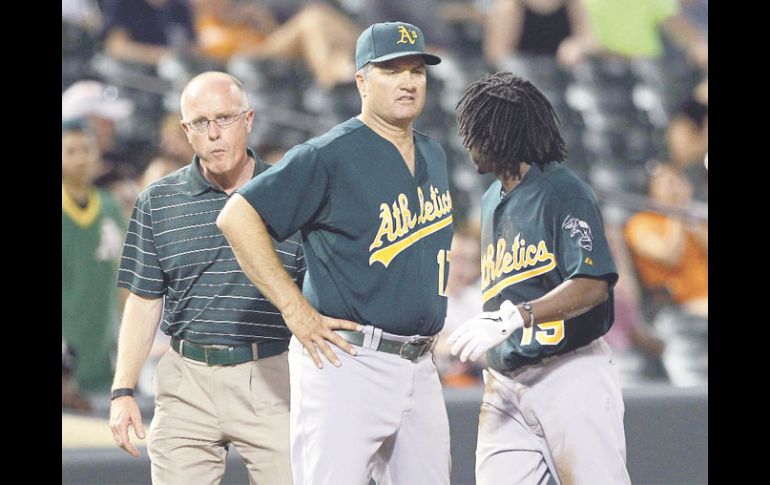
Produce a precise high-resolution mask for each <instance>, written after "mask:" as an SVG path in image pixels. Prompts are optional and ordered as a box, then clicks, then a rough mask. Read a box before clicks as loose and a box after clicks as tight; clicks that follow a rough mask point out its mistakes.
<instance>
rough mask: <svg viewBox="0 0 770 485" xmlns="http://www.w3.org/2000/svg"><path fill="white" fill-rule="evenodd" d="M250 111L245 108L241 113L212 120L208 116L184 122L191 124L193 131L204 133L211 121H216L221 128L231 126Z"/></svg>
mask: <svg viewBox="0 0 770 485" xmlns="http://www.w3.org/2000/svg"><path fill="white" fill-rule="evenodd" d="M248 111H249V110H247V109H245V110H243V111H241V112H240V113H236V114H231V115H219V116H217V117H216V118H214V119H213V120H210V119H208V118H201V119H198V120H193V121H185V122H184V124H185V125H187V126H189V127H190V129H191V130H192V131H195V132H198V133H203V132H204V131H207V130H208V129H209V122H211V121H213V122H214V123H216V124H217V126H218V127H220V128H230V127H231V126H233V125H234V124H235V123H236V122H237V121H238V119H240V117H241V116H243V114H244V113H246V112H248Z"/></svg>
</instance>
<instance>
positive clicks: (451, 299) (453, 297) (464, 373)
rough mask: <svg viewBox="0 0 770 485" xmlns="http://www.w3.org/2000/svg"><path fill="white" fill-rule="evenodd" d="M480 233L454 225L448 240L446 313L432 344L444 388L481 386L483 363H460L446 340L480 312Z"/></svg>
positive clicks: (474, 227) (465, 225) (472, 227)
mask: <svg viewBox="0 0 770 485" xmlns="http://www.w3.org/2000/svg"><path fill="white" fill-rule="evenodd" d="M480 240H481V229H480V228H479V226H478V223H471V222H465V223H463V224H460V225H458V227H457V229H455V233H454V236H453V237H452V246H451V250H450V254H451V260H450V262H449V275H448V277H447V312H446V320H445V322H444V328H443V329H442V331H441V333H440V334H439V340H438V342H437V343H436V357H437V367H438V370H439V374H440V376H441V382H442V383H443V384H444V385H445V386H452V387H463V386H470V385H474V384H478V383H480V382H481V370H482V369H483V368H484V366H485V364H484V362H483V361H482V362H471V361H467V362H462V361H460V359H459V358H457V357H455V356H453V355H452V354H451V353H450V352H449V351H450V349H451V346H450V345H448V344H447V342H446V339H447V337H449V335H450V334H451V333H452V332H453V331H454V330H455V329H457V327H459V326H460V325H461V324H463V323H464V322H465V321H467V320H469V319H470V318H472V317H474V316H475V315H477V314H478V313H480V312H481V308H482V303H483V302H482V301H481V246H480V242H479V241H480Z"/></svg>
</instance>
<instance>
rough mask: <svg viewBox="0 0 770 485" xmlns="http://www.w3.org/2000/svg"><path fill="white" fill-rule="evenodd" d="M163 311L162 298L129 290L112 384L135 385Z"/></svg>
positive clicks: (120, 386) (132, 386)
mask: <svg viewBox="0 0 770 485" xmlns="http://www.w3.org/2000/svg"><path fill="white" fill-rule="evenodd" d="M162 313H163V299H162V298H153V299H149V298H143V297H141V296H138V295H136V294H134V293H131V294H130V295H129V296H128V298H127V299H126V306H125V308H124V310H123V320H122V322H121V324H120V332H119V334H118V359H117V363H116V365H115V378H114V379H113V382H112V388H113V389H117V388H122V387H128V388H131V389H133V388H134V387H136V381H137V379H139V372H140V371H141V370H142V366H143V365H144V362H145V361H146V360H147V355H148V354H149V353H150V349H151V348H152V343H153V341H154V340H155V332H157V330H158V324H159V323H160V317H161V315H162Z"/></svg>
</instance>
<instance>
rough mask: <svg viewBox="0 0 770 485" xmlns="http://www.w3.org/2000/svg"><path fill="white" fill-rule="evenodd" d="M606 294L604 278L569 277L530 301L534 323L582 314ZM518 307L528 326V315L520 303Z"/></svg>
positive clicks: (605, 297)
mask: <svg viewBox="0 0 770 485" xmlns="http://www.w3.org/2000/svg"><path fill="white" fill-rule="evenodd" d="M608 295H609V286H608V285H607V282H606V281H604V280H601V279H594V278H571V279H568V280H567V281H564V282H563V283H562V284H560V285H559V286H557V287H556V288H554V289H553V290H551V291H549V292H548V293H547V294H545V295H543V296H542V297H540V298H538V299H537V300H533V301H531V302H530V303H531V304H532V313H533V314H534V315H535V323H538V322H540V323H542V322H552V321H555V320H567V319H569V318H575V317H576V316H578V315H582V314H583V313H585V312H587V311H588V310H590V309H591V308H593V307H595V306H596V305H598V304H600V303H602V302H603V301H604V300H606V299H607V297H608ZM518 307H519V310H520V311H521V313H522V316H523V318H524V323H525V325H527V326H529V319H530V317H529V315H528V314H527V312H526V311H525V310H523V309H522V308H521V305H518Z"/></svg>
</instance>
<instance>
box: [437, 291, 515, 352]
mask: <svg viewBox="0 0 770 485" xmlns="http://www.w3.org/2000/svg"><path fill="white" fill-rule="evenodd" d="M523 326H524V319H523V318H522V317H521V313H520V312H519V310H518V308H516V305H514V304H513V303H511V302H510V301H509V300H505V301H504V302H503V303H502V304H501V305H500V310H498V311H496V312H484V313H481V314H480V315H477V316H475V317H473V318H471V319H470V320H468V321H467V322H465V323H463V324H462V325H460V327H459V328H458V329H457V330H455V331H454V332H452V335H450V336H449V338H448V339H447V343H448V344H449V345H451V346H452V350H451V352H452V355H457V354H460V360H461V361H463V362H465V361H466V360H468V359H469V358H470V360H476V359H478V358H479V357H481V356H482V355H484V353H486V351H487V350H489V349H491V348H492V347H494V346H496V345H498V344H500V343H501V342H503V341H504V340H505V339H507V338H508V337H510V336H511V334H512V333H513V332H514V331H515V330H516V329H518V328H521V327H523Z"/></svg>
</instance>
